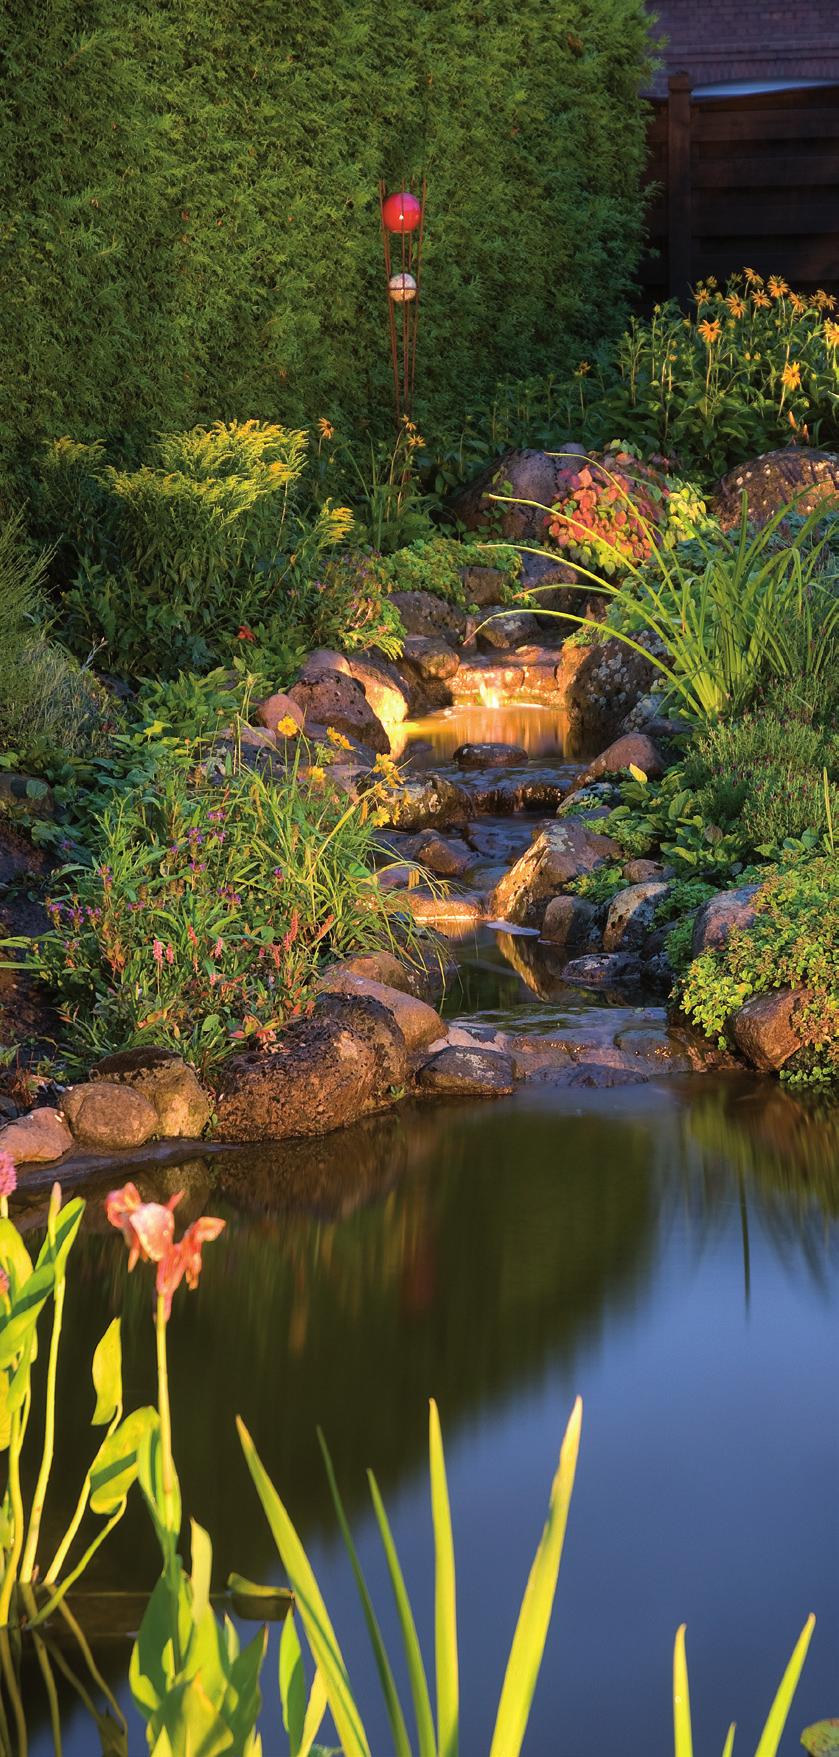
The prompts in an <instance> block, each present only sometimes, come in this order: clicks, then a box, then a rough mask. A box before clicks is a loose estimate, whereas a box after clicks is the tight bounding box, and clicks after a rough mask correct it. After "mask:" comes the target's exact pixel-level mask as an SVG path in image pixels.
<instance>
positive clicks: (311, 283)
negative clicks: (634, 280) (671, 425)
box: [0, 0, 647, 448]
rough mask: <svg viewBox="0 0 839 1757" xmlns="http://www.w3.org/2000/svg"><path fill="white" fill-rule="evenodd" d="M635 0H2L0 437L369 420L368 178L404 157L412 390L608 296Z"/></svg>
mask: <svg viewBox="0 0 839 1757" xmlns="http://www.w3.org/2000/svg"><path fill="white" fill-rule="evenodd" d="M646 45H647V24H646V20H645V14H644V7H643V0H0V54H2V59H3V74H2V77H3V90H4V102H3V104H2V107H0V191H1V192H2V193H1V194H0V199H1V200H2V211H3V218H2V222H1V223H0V237H1V238H2V260H3V298H2V301H0V356H2V360H3V378H4V391H3V397H2V405H0V442H2V444H3V446H4V448H8V447H9V446H10V445H17V444H19V443H20V442H21V440H23V442H24V443H25V444H27V445H28V444H30V443H31V442H32V440H33V439H34V438H37V437H39V436H41V435H56V434H60V433H65V432H72V433H73V435H74V436H75V437H76V438H80V439H84V438H93V437H98V436H100V435H119V434H123V435H125V436H126V437H128V436H132V435H135V434H136V435H138V436H141V435H142V433H143V432H144V431H146V432H148V431H149V430H153V429H159V428H163V427H168V428H175V427H177V428H185V427H188V426H190V425H191V424H192V423H193V422H195V421H198V420H206V419H213V418H216V417H224V418H228V419H229V418H242V417H246V416H257V417H260V418H263V419H266V418H271V419H279V420H282V421H285V422H288V423H294V424H296V423H299V422H302V421H311V420H312V419H314V417H316V416H318V415H328V416H331V417H332V418H333V419H335V418H336V417H337V418H339V419H341V420H342V421H343V422H345V423H349V422H352V425H353V427H354V429H356V430H357V429H358V427H359V424H360V423H361V424H363V423H364V422H365V421H367V420H369V421H370V422H371V423H372V425H374V426H376V425H378V424H380V423H381V420H382V418H383V417H384V418H386V415H387V407H388V403H387V397H388V371H389V359H388V349H387V333H386V316H385V309H384V301H383V293H382V280H383V277H382V270H381V252H380V243H379V229H378V206H377V193H376V191H377V180H378V178H379V177H380V176H384V177H385V178H386V179H387V181H388V183H389V184H390V186H391V187H394V186H396V187H398V186H399V185H400V184H401V182H402V179H403V176H404V174H405V172H406V170H407V171H414V172H416V171H417V170H418V169H419V168H420V166H422V165H423V164H424V165H425V168H426V170H427V174H428V182H429V206H428V227H427V238H426V255H425V267H424V289H423V317H422V325H421V332H420V357H419V368H418V378H419V386H420V387H421V392H422V399H421V407H422V411H423V415H424V416H425V415H426V414H427V415H428V416H429V418H430V419H432V420H433V421H437V422H438V423H439V422H440V421H443V420H456V419H457V418H458V415H459V413H460V412H461V411H462V409H463V407H464V406H465V404H466V403H467V402H468V401H475V400H476V399H479V398H480V397H481V396H482V395H484V394H485V393H487V392H488V391H490V389H491V387H492V385H493V383H494V381H495V379H496V378H497V377H499V376H501V375H506V374H519V373H521V374H525V373H527V372H530V371H533V370H536V369H539V370H545V369H547V368H548V367H550V366H552V365H555V364H556V365H559V364H561V363H562V362H563V361H565V362H567V361H568V359H569V357H570V359H571V361H572V363H573V361H574V360H576V358H577V357H579V354H580V352H585V351H586V348H587V347H590V346H591V343H592V340H593V339H594V338H596V337H597V336H598V335H599V334H601V333H602V332H603V331H604V330H609V329H611V328H613V327H614V326H615V324H616V323H618V322H619V320H620V317H621V299H622V295H623V293H624V291H625V289H626V287H627V284H628V281H629V278H630V277H631V274H632V270H633V267H634V264H635V261H636V256H637V250H638V245H639V236H640V227H641V201H640V196H639V185H640V181H641V176H642V170H643V159H644V118H643V106H642V104H641V103H640V101H639V98H638V91H639V87H640V85H641V84H642V82H643V75H644V67H645V56H646V52H647V49H646Z"/></svg>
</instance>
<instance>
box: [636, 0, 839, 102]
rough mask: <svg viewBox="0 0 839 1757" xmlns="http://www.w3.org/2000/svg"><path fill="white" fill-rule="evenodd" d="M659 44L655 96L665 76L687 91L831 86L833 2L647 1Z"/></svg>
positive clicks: (836, 31) (836, 0)
mask: <svg viewBox="0 0 839 1757" xmlns="http://www.w3.org/2000/svg"><path fill="white" fill-rule="evenodd" d="M650 10H651V11H652V12H653V13H655V14H657V16H658V24H657V25H656V26H655V27H654V28H655V31H656V33H657V34H661V35H664V36H665V37H666V39H667V41H666V43H665V45H664V48H663V50H662V60H663V63H664V66H663V69H662V70H661V71H660V72H659V74H658V76H657V78H656V82H655V89H656V91H662V90H664V89H665V88H666V84H667V74H668V73H680V72H682V71H687V72H688V73H690V74H691V76H692V78H693V83H694V85H720V84H729V83H732V82H735V81H738V82H739V81H745V80H781V79H789V80H808V79H835V80H839V0H796V4H795V5H794V6H793V5H791V4H789V3H787V4H786V5H783V4H781V3H780V0H651V5H650Z"/></svg>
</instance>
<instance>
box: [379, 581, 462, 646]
mask: <svg viewBox="0 0 839 1757" xmlns="http://www.w3.org/2000/svg"><path fill="white" fill-rule="evenodd" d="M390 602H391V604H392V605H393V607H394V609H395V610H398V612H399V615H400V616H401V618H402V625H403V627H404V629H405V633H406V634H407V635H431V636H433V637H434V638H435V639H437V640H439V639H440V638H442V639H444V640H447V641H449V642H450V643H451V644H452V645H455V646H456V645H458V644H459V643H460V641H462V639H463V637H464V635H465V633H466V627H467V620H468V619H467V616H466V614H465V612H464V611H463V610H460V609H458V608H457V606H456V605H455V604H449V603H448V602H447V601H446V599H445V598H439V597H438V596H437V593H436V592H391V595H390Z"/></svg>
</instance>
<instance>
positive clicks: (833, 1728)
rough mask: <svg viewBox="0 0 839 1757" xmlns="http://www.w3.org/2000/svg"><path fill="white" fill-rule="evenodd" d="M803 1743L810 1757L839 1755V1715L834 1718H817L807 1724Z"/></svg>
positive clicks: (802, 1736) (838, 1756)
mask: <svg viewBox="0 0 839 1757" xmlns="http://www.w3.org/2000/svg"><path fill="white" fill-rule="evenodd" d="M801 1743H802V1745H803V1746H804V1749H805V1751H809V1752H810V1757H839V1716H837V1717H836V1718H834V1719H833V1720H816V1721H814V1722H813V1725H812V1726H805V1728H804V1731H803V1733H802V1734H801Z"/></svg>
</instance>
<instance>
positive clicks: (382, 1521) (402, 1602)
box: [367, 1470, 437, 1757]
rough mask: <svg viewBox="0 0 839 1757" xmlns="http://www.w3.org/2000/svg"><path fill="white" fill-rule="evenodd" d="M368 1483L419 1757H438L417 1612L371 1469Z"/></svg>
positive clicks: (368, 1473)
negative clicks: (405, 1671)
mask: <svg viewBox="0 0 839 1757" xmlns="http://www.w3.org/2000/svg"><path fill="white" fill-rule="evenodd" d="M367 1481H368V1483H369V1484H370V1495H371V1498H372V1501H373V1511H374V1513H375V1515H376V1523H377V1525H378V1527H379V1534H380V1536H381V1540H382V1546H383V1548H384V1552H385V1559H386V1561H387V1566H388V1573H389V1574H390V1584H391V1587H392V1589H393V1596H394V1599H395V1601H396V1612H397V1616H398V1617H399V1627H400V1629H401V1632H402V1646H403V1648H404V1651H405V1662H406V1664H407V1667H408V1679H409V1682H410V1685H411V1695H412V1697H413V1702H414V1717H415V1719H416V1723H417V1740H418V1743H419V1750H420V1757H436V1753H437V1740H436V1738H435V1734H434V1717H433V1715H432V1713H431V1698H430V1696H429V1694H428V1679H427V1677H426V1675H425V1666H424V1664H423V1659H422V1649H421V1648H420V1644H419V1636H418V1635H417V1626H416V1623H415V1621H414V1613H413V1611H412V1609H411V1601H410V1599H409V1597H408V1589H407V1587H406V1585H405V1579H404V1576H403V1573H402V1568H401V1565H400V1562H399V1557H398V1555H397V1553H396V1545H395V1543H394V1541H393V1533H392V1531H391V1529H390V1523H389V1520H388V1516H387V1513H386V1512H385V1505H384V1502H383V1500H382V1497H381V1494H380V1493H379V1485H378V1483H377V1481H376V1478H375V1476H374V1475H373V1472H372V1470H368V1472H367Z"/></svg>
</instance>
